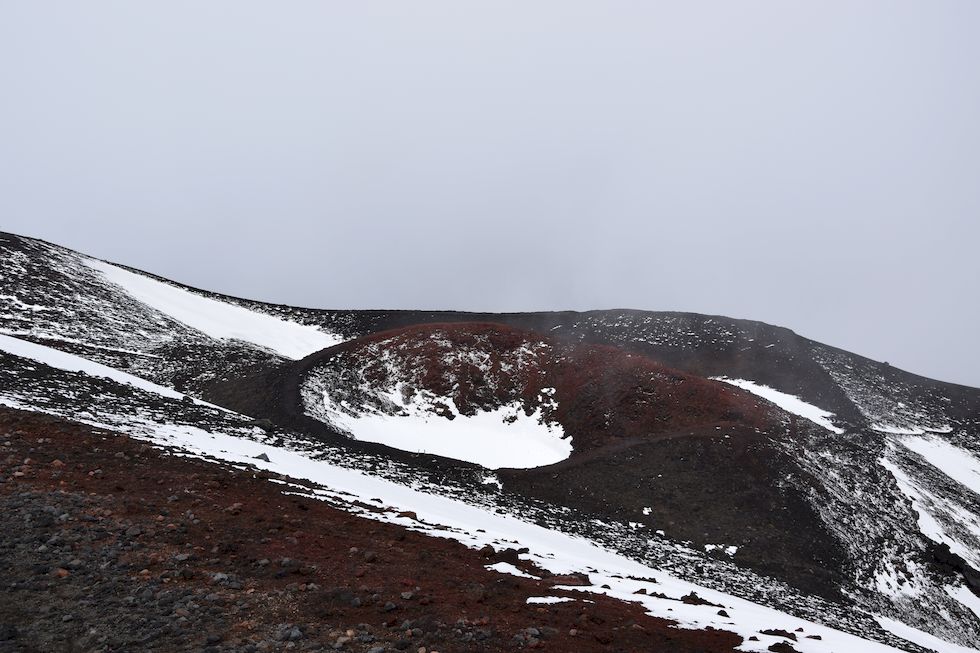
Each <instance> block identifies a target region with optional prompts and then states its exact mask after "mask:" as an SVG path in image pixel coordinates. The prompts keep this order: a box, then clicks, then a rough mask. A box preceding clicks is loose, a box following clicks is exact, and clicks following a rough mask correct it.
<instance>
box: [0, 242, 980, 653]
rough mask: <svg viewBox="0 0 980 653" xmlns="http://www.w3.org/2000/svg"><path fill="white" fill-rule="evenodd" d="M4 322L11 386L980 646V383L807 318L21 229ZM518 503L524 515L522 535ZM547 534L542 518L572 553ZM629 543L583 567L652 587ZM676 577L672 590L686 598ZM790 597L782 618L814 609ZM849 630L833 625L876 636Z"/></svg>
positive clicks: (2, 385)
mask: <svg viewBox="0 0 980 653" xmlns="http://www.w3.org/2000/svg"><path fill="white" fill-rule="evenodd" d="M459 323H466V324H467V325H468V326H466V327H465V328H460V327H450V326H447V325H452V324H457V325H458V324H459ZM490 323H492V324H490ZM0 336H2V340H0V400H2V402H3V403H4V404H5V405H11V406H17V407H21V408H26V409H30V410H39V411H46V412H52V413H56V414H59V415H65V416H69V417H71V418H74V419H82V420H85V421H88V422H91V423H98V424H104V425H107V426H110V427H112V428H116V429H120V430H124V431H125V432H128V433H133V434H136V435H140V436H141V437H146V438H151V439H155V441H158V442H164V441H171V442H173V443H174V444H179V446H180V447H182V448H185V449H190V450H194V451H197V452H199V453H201V454H205V453H207V454H209V455H214V456H225V457H232V458H234V459H235V460H239V461H240V462H241V461H242V459H241V456H242V455H243V454H242V451H240V449H241V447H243V446H247V447H251V446H253V445H257V446H259V445H260V446H263V447H268V449H262V451H264V452H267V455H268V456H269V458H270V461H272V462H271V464H272V465H276V464H281V463H283V462H284V461H286V460H289V461H293V462H295V463H296V468H295V469H292V468H291V469H292V471H291V472H290V473H295V474H297V475H303V474H304V473H307V472H301V471H299V470H308V473H307V475H308V476H310V477H314V478H313V480H316V481H317V482H319V483H323V484H325V487H324V488H323V498H324V499H325V500H331V501H337V502H343V503H344V504H345V505H348V504H349V501H348V500H347V499H349V497H347V498H346V499H345V498H344V497H345V496H346V495H342V494H339V491H340V488H345V487H346V488H347V489H346V490H344V491H351V492H354V489H356V488H357V483H362V482H365V481H362V480H357V482H356V483H355V482H354V481H353V480H350V481H349V484H347V483H348V480H349V479H350V478H356V479H360V478H361V477H360V476H355V477H347V476H345V474H346V473H348V472H349V473H351V474H354V473H357V474H362V475H363V474H365V473H367V474H368V475H369V476H368V478H369V480H370V479H372V478H373V479H375V480H378V479H381V480H384V481H385V482H386V483H390V484H391V485H390V486H389V485H382V486H379V485H370V490H364V492H366V493H369V494H371V493H373V494H372V496H371V497H369V498H385V497H389V496H390V497H391V499H390V502H391V504H392V505H393V506H398V508H399V509H401V510H415V509H416V508H419V507H424V506H425V505H427V504H426V502H427V501H429V500H430V499H429V498H427V497H432V496H435V495H438V496H441V497H442V498H446V499H452V501H453V503H450V504H445V505H444V506H443V507H442V508H440V509H439V511H437V512H435V513H433V514H432V515H431V517H432V520H433V522H432V523H439V522H440V520H443V521H445V522H446V523H447V524H449V523H450V522H451V518H452V516H453V515H457V514H462V513H465V512H466V511H467V510H470V509H471V508H472V509H475V510H477V511H478V512H475V513H472V514H473V519H474V520H475V519H477V518H479V519H481V520H487V519H488V517H487V515H491V516H492V515H501V514H503V513H506V514H507V515H510V518H514V519H516V517H515V516H520V519H517V521H520V522H521V523H526V524H534V525H538V526H543V527H544V529H545V530H547V531H551V532H554V533H556V534H563V536H569V537H572V536H574V537H577V538H582V539H585V540H588V541H589V542H591V544H590V546H600V547H601V548H602V549H604V550H607V551H609V552H613V553H614V554H615V555H616V556H619V557H621V558H623V559H624V560H629V561H632V562H631V563H630V564H638V565H641V566H642V567H644V568H645V569H647V571H646V572H643V573H649V574H652V575H653V576H655V577H657V578H658V580H659V579H660V577H661V576H663V577H665V578H666V577H668V576H669V577H670V578H672V579H674V580H672V581H670V582H671V583H673V582H674V581H676V582H678V583H690V584H692V586H693V585H696V586H697V587H699V588H701V589H698V590H697V592H698V595H699V596H708V595H709V593H710V592H720V593H722V594H724V596H725V597H733V598H727V599H725V601H729V602H730V603H731V606H733V607H734V606H736V604H737V600H738V601H749V602H750V603H754V604H759V605H765V606H768V608H767V609H770V610H776V611H777V612H780V613H786V614H789V613H792V614H793V615H795V616H794V618H795V619H802V620H804V621H808V622H819V623H822V624H824V625H825V626H830V627H833V628H835V629H841V630H846V631H848V632H851V633H852V634H858V635H861V636H864V637H866V638H871V639H875V640H878V641H881V642H886V643H888V644H890V645H897V646H901V647H903V648H905V649H906V650H913V651H915V650H922V649H919V648H917V647H916V645H915V644H914V643H909V642H908V640H913V641H914V642H918V643H919V644H920V645H921V646H923V647H926V648H932V649H934V650H960V649H958V648H956V647H958V646H959V647H963V646H974V647H976V646H978V645H980V618H978V610H980V599H978V598H977V596H978V595H977V592H980V572H978V571H977V570H978V568H980V556H978V555H977V551H980V495H978V494H977V487H978V482H977V478H978V476H980V466H978V461H980V391H978V390H976V389H972V388H964V387H961V386H954V385H950V384H944V383H941V382H937V381H932V380H929V379H923V378H921V377H916V376H914V375H911V374H907V373H905V372H902V371H901V370H897V369H895V368H893V367H890V366H888V365H887V364H884V363H877V362H874V361H870V360H867V359H864V358H862V357H860V356H856V355H854V354H850V353H847V352H843V351H840V350H837V349H834V348H832V347H828V346H826V345H822V344H820V343H816V342H813V341H810V340H807V339H805V338H801V337H800V336H797V335H796V334H794V333H793V332H791V331H789V330H787V329H781V328H777V327H771V326H769V325H765V324H760V323H756V322H748V321H742V320H731V319H728V318H723V317H718V316H703V315H690V314H678V313H645V312H638V311H626V310H617V311H597V312H589V313H540V314H504V315H491V314H481V315H475V314H462V313H441V312H416V311H342V310H340V311H337V310H332V311H331V310H313V309H301V308H294V307H286V306H275V305H269V304H262V303H260V302H253V301H249V300H243V299H236V298H231V297H224V296H220V295H215V294H212V293H208V292H206V291H201V290H195V289H192V288H187V287H184V286H180V285H179V284H175V283H172V282H169V281H167V280H164V279H159V278H156V277H153V276H152V275H147V274H144V273H140V272H138V271H133V270H129V269H124V268H120V267H118V266H113V265H111V264H108V263H104V262H100V261H96V260H94V259H92V258H91V257H87V256H85V255H83V254H79V253H77V252H73V251H71V250H68V249H65V248H62V247H58V246H56V245H51V244H48V243H43V242H40V241H36V240H31V239H27V238H21V237H18V236H14V235H10V234H0ZM399 339H400V340H399ZM297 359H298V360H297ZM712 378H723V379H724V381H713V380H710V379H712ZM184 395H193V396H195V397H199V398H200V399H199V400H194V399H191V398H187V397H185V396H184ZM202 400H204V401H207V402H211V403H210V404H207V403H204V401H202ZM219 406H220V407H221V408H218V407H219ZM246 415H247V416H246ZM508 422H511V423H508ZM467 424H469V426H467ZM474 426H475V427H476V428H474ZM484 426H492V428H483V427H484ZM501 437H506V438H510V440H509V442H510V444H508V445H507V446H506V447H500V446H499V445H500V442H501V440H500V438H501ZM242 443H246V444H242ZM249 443H251V444H249ZM532 444H533V445H541V449H540V450H539V453H537V454H535V453H533V452H532V450H531V449H530V447H529V445H532ZM385 445H388V446H385ZM256 451H258V450H256ZM277 451H278V452H280V453H279V462H278V463H277V456H276V455H274V454H275V453H276V452H277ZM248 452H252V450H251V449H248V450H247V452H246V453H248ZM287 452H292V454H295V455H299V456H301V457H302V458H303V459H304V460H306V461H309V462H303V461H299V460H294V459H293V458H291V457H289V456H286V455H285V454H286V453H287ZM292 454H290V455H292ZM236 457H237V458H236ZM453 459H455V460H453ZM323 462H326V463H329V465H330V466H331V467H330V471H329V473H327V472H323V474H321V471H316V470H320V469H321V468H319V467H316V465H317V464H319V463H323ZM307 465H312V467H307ZM334 468H337V470H344V473H341V472H340V471H335V470H334ZM487 468H494V471H490V470H489V469H487ZM324 469H326V468H324ZM345 478H348V480H343V479H345ZM370 482H371V483H374V481H373V480H370ZM345 484H347V485H345ZM334 485H335V486H336V487H332V486H334ZM331 488H332V489H331ZM423 489H428V492H423V491H422V490H423ZM409 490H410V492H409V494H405V495H398V493H400V492H403V491H409ZM297 491H299V490H298V489H297ZM358 492H360V490H358ZM419 492H421V494H423V495H425V496H420V495H419V494H418V493H419ZM385 493H388V494H385ZM355 494H356V493H355ZM396 495H397V496H396ZM357 496H358V497H359V499H358V500H359V501H360V500H363V498H364V495H360V494H358V495H357ZM386 501H387V499H386ZM416 503H417V504H418V505H414V504H416ZM349 507H350V509H356V508H355V507H351V506H349ZM498 511H503V513H500V512H498ZM418 514H419V515H421V514H422V513H421V512H419V513H418ZM440 515H441V516H440ZM491 522H493V520H490V522H488V523H491ZM493 523H496V522H493ZM420 527H421V526H420ZM456 528H460V529H461V530H460V531H459V533H465V535H462V534H461V535H460V537H461V538H464V539H465V538H476V539H474V540H473V542H474V544H475V543H477V542H482V541H485V539H483V536H482V535H481V534H479V533H478V532H477V531H475V530H474V529H471V528H470V526H465V527H460V526H459V525H458V524H457V526H456ZM501 528H502V529H503V528H504V526H503V525H502V526H501ZM523 528H524V527H523V526H518V525H515V524H512V523H511V522H507V523H506V529H514V534H512V535H510V536H507V537H510V538H511V539H520V538H519V537H518V535H519V534H522V533H523V532H524V531H522V530H521V529H523ZM471 531H473V532H471ZM539 535H540V534H534V535H528V536H527V539H526V540H521V541H527V542H528V543H529V544H528V546H531V543H533V544H534V546H538V547H541V548H540V555H542V556H544V557H545V558H546V559H547V555H548V554H554V555H556V559H557V558H558V557H559V556H558V553H561V556H564V557H565V558H568V557H570V556H571V555H572V554H571V553H570V551H571V549H570V548H569V546H570V545H567V546H566V544H561V545H559V544H555V543H553V542H552V543H549V542H546V541H544V540H540V539H538V538H539ZM496 537H497V539H498V540H500V541H503V540H504V537H505V536H504V535H503V531H501V532H499V533H498V534H497V536H496ZM521 537H523V535H521ZM534 546H532V547H531V548H532V549H533V548H534ZM549 547H550V548H549ZM555 549H560V551H558V552H556V550H555ZM590 551H591V549H590ZM589 555H597V556H598V555H599V554H593V553H590V554H589ZM565 558H563V559H565ZM596 559H597V560H604V558H602V557H601V556H600V557H598V558H596ZM563 564H564V563H563ZM624 565H626V563H623V562H622V561H616V562H615V563H614V562H608V563H606V562H603V564H602V565H601V566H600V565H593V567H594V568H595V571H590V570H588V569H586V572H587V573H589V574H590V575H591V574H596V576H595V578H594V579H593V582H594V583H595V584H596V585H599V586H601V585H602V584H605V585H609V589H608V590H603V591H611V592H619V591H633V590H631V589H630V588H632V587H633V585H628V584H626V585H624V584H623V583H624V582H625V581H626V580H628V578H627V577H626V576H627V574H625V573H624V570H626V569H627V567H626V566H624ZM565 568H568V569H572V568H576V567H575V566H574V565H571V564H569V565H568V566H567V567H565ZM578 568H581V566H579V567H578ZM630 573H633V574H634V575H636V574H638V573H639V572H638V571H636V570H634V572H630ZM658 574H659V575H658ZM616 575H620V576H623V578H622V579H619V578H616V577H615V576H616ZM600 581H602V582H600ZM635 582H641V581H635ZM662 583H663V584H664V585H666V584H667V583H666V582H664V581H662ZM636 587H637V588H639V586H636ZM671 587H677V588H678V589H677V591H678V592H679V591H682V590H685V588H686V587H687V586H686V585H683V586H682V585H676V586H675V585H671ZM593 589H595V590H596V591H598V590H600V589H602V588H601V587H598V588H595V587H594V588H593ZM662 590H663V588H660V591H662ZM685 591H686V590H685ZM702 592H704V593H703V594H702ZM665 593H666V594H668V595H669V596H670V598H671V599H673V598H676V596H674V595H673V594H672V593H671V592H666V591H665ZM629 596H631V597H633V599H634V600H641V599H642V600H643V601H648V600H649V601H651V602H652V604H651V608H650V609H651V610H654V609H656V610H660V609H662V606H661V607H658V606H657V605H656V603H657V602H656V600H654V599H648V598H644V597H643V595H632V594H630V595H629ZM648 596H649V595H648ZM736 599H737V600H736ZM665 600H669V599H665ZM725 601H713V600H712V602H719V603H724V604H725V605H729V603H725ZM676 603H677V602H676V601H673V602H671V603H667V604H664V605H670V608H671V613H672V614H673V616H675V617H681V616H682V615H686V613H685V612H684V611H686V610H688V609H689V608H687V607H683V608H682V607H680V606H679V605H676ZM681 605H687V604H681ZM738 605H741V604H738ZM690 609H691V610H693V609H694V608H690ZM717 610H718V609H717V608H715V610H714V612H715V613H716V612H717ZM752 610H755V608H752V609H751V610H747V611H746V612H751V611H752ZM695 612H696V613H697V614H698V615H700V617H691V618H692V619H698V621H699V625H704V624H707V623H710V620H709V617H710V615H705V614H702V613H701V612H700V611H699V610H698V611H695ZM705 612H710V610H707V608H705ZM765 614H767V615H768V614H769V613H765ZM715 617H718V615H715ZM684 618H685V619H686V618H687V616H685V617H684ZM732 618H733V620H736V621H738V624H739V625H736V626H731V627H737V628H739V629H741V630H739V631H738V632H744V633H748V632H749V631H750V630H752V629H755V630H756V631H757V630H759V628H756V625H758V624H757V623H756V622H752V621H750V620H747V619H748V618H747V617H744V616H743V617H739V618H738V619H735V617H734V616H733V617H732ZM767 618H768V617H767ZM780 619H782V621H780V622H779V623H780V624H785V626H780V625H779V624H772V628H781V627H786V628H789V626H790V625H792V623H793V622H791V621H788V620H786V618H785V617H780ZM716 621H717V619H716ZM800 625H802V626H803V627H804V628H805V631H806V632H811V631H810V630H809V628H811V627H810V626H807V625H805V624H802V623H801V624H800ZM719 627H721V626H719ZM767 628H768V627H767ZM889 632H891V633H898V636H894V635H890V634H889ZM835 637H836V636H835ZM899 637H901V639H899ZM830 638H831V635H828V636H827V637H826V638H825V639H824V640H812V641H804V639H805V638H798V640H799V641H797V642H795V643H793V644H792V645H793V646H794V647H795V648H796V649H797V650H810V649H808V648H806V647H809V646H817V645H819V642H820V641H824V642H829V641H831V639H830ZM759 641H760V642H762V643H765V644H766V646H768V645H769V644H772V643H773V642H774V641H776V640H773V639H768V640H767V639H765V636H761V635H760V636H759ZM834 641H836V642H837V644H835V646H837V648H836V649H831V648H826V647H825V648H822V649H820V650H860V649H856V648H848V647H851V646H855V644H854V643H853V642H851V641H850V640H848V642H844V640H834ZM903 641H904V643H903ZM747 645H748V646H755V645H756V644H754V643H751V644H747Z"/></svg>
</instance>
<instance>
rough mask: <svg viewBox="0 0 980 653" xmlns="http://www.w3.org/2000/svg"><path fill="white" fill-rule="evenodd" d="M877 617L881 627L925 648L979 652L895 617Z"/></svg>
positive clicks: (950, 652) (943, 652)
mask: <svg viewBox="0 0 980 653" xmlns="http://www.w3.org/2000/svg"><path fill="white" fill-rule="evenodd" d="M875 619H876V620H877V621H878V623H879V624H881V627H882V628H884V629H885V630H887V631H888V632H890V633H892V634H893V635H898V636H899V637H901V638H902V639H904V640H906V641H909V642H912V643H913V644H918V645H919V646H921V647H923V648H927V649H929V650H932V651H937V652H938V653H977V649H975V648H970V647H968V646H960V645H959V644H953V643H952V642H947V641H946V640H943V639H939V638H938V637H936V636H935V635H930V634H929V633H924V632H922V631H921V630H919V629H918V628H913V627H912V626H908V625H906V624H903V623H902V622H901V621H895V620H894V619H889V618H888V617H879V616H875Z"/></svg>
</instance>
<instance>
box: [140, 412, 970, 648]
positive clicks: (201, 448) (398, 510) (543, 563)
mask: <svg viewBox="0 0 980 653" xmlns="http://www.w3.org/2000/svg"><path fill="white" fill-rule="evenodd" d="M133 435H135V436H137V437H139V436H140V434H139V433H133ZM143 437H146V438H148V439H151V440H153V441H155V442H157V443H159V444H164V445H168V446H175V447H179V448H182V449H184V450H186V451H187V452H188V454H189V455H197V456H203V457H216V458H220V459H223V460H226V461H229V462H231V463H234V464H242V465H255V466H256V467H259V468H260V469H266V470H270V471H275V472H277V473H281V474H286V475H289V476H292V477H294V478H298V479H307V480H310V481H313V482H314V483H316V484H318V485H319V486H320V489H318V490H316V491H315V494H316V495H317V496H320V497H323V498H329V499H332V500H334V501H341V502H343V503H346V504H349V506H350V508H349V509H350V510H351V511H352V512H355V513H358V514H362V516H364V517H368V518H371V519H378V520H383V521H388V522H391V523H397V524H401V525H403V526H407V527H409V528H412V529H415V530H418V531H420V532H424V533H426V534H428V535H432V536H436V537H444V538H450V539H455V540H457V541H459V542H462V543H463V544H465V545H467V546H469V547H471V548H476V549H479V548H481V547H483V546H485V545H487V544H491V545H492V544H493V543H494V542H495V541H496V542H499V541H501V540H506V541H509V542H512V543H514V545H515V546H520V547H528V548H529V550H530V554H531V555H533V556H534V557H535V563H536V564H537V565H538V566H540V567H542V568H543V569H545V570H547V571H548V572H550V573H552V574H555V575H561V574H573V573H586V574H588V575H589V580H590V582H591V583H592V586H587V587H579V586H574V587H572V586H570V587H564V586H561V587H558V588H557V589H561V590H566V591H573V592H590V593H602V594H608V595H610V596H613V597H615V598H618V599H621V600H624V601H634V602H639V603H641V604H642V605H643V607H644V608H645V609H646V610H647V611H648V612H649V613H650V614H651V615H653V616H657V617H661V618H664V619H669V620H671V621H676V622H677V623H678V627H681V628H693V629H704V628H707V627H712V628H718V629H722V630H727V631H732V632H735V633H736V634H738V635H740V636H741V637H743V639H744V640H745V641H744V642H743V643H742V645H741V646H740V650H745V651H759V652H763V651H766V650H768V646H769V645H770V644H771V643H772V641H771V638H769V641H766V637H765V636H761V637H760V636H759V631H760V630H765V629H771V628H779V629H783V630H786V631H788V632H796V631H797V629H798V628H802V629H803V630H802V633H803V634H804V635H819V636H820V637H821V639H820V640H814V639H805V638H801V639H800V641H799V642H797V643H794V646H795V647H796V648H797V650H799V651H800V652H801V653H829V652H832V651H848V652H853V653H886V652H888V653H895V652H896V651H897V650H898V649H895V648H893V647H891V646H887V645H885V644H881V643H878V642H874V641H871V640H866V639H862V638H860V637H857V636H855V635H851V634H848V633H845V632H842V631H839V630H835V629H833V628H830V627H827V626H823V625H820V624H817V623H814V622H812V621H808V620H806V619H801V618H799V617H794V616H792V615H788V614H786V613H783V612H780V611H778V610H776V609H773V608H769V607H766V606H763V605H760V604H757V603H753V602H751V601H747V600H745V599H740V598H737V597H734V596H731V595H729V594H725V593H723V592H719V591H716V590H712V589H709V588H706V587H702V586H699V585H696V584H694V583H691V582H688V581H684V580H681V579H679V578H676V577H673V576H670V575H668V574H666V573H663V572H661V571H660V570H658V569H654V568H652V567H649V566H647V565H644V564H642V563H640V562H636V561H634V560H631V559H629V558H626V557H625V556H622V555H620V554H618V553H615V552H613V551H610V550H608V549H605V548H602V547H600V546H598V545H596V544H595V543H593V542H591V541H589V540H587V539H584V538H581V537H576V536H572V535H568V534H566V533H562V532H560V531H556V530H552V529H550V528H546V527H543V526H538V525H537V524H532V523H529V522H525V521H522V520H520V519H518V518H517V517H515V516H512V515H507V514H498V513H495V512H491V511H489V510H487V509H485V508H480V507H478V506H474V505H470V504H467V503H463V502H461V501H458V500H455V499H450V498H448V497H444V496H438V495H434V494H429V493H426V492H423V491H420V490H416V489H413V488H409V487H406V486H404V485H399V484H398V483H395V482H392V481H389V480H386V479H382V478H379V477H376V476H371V475H369V474H366V473H364V472H360V471H356V470H352V469H347V468H343V467H339V466H337V465H333V464H330V463H328V462H326V461H321V460H315V459H312V458H309V457H307V456H306V455H304V454H303V453H301V452H297V451H292V450H289V449H284V448H282V447H277V446H272V445H267V444H262V443H259V442H255V441H252V440H245V439H242V438H237V437H233V436H229V435H224V434H221V433H208V432H206V431H203V430H201V429H198V428H195V427H177V426H171V425H157V424H148V425H147V430H146V432H145V433H144V434H143ZM263 453H265V454H266V455H267V456H269V457H270V458H271V459H272V460H273V461H274V462H271V463H270V462H266V461H264V460H262V459H259V458H256V456H259V455H260V454H263ZM375 498H377V499H378V500H379V501H380V503H381V505H382V506H385V507H387V510H386V511H384V512H376V511H374V510H370V511H368V510H361V511H359V509H358V508H357V507H356V505H355V503H354V502H356V501H361V502H370V501H372V500H373V499H375ZM374 503H377V501H375V502H374ZM405 511H412V512H414V513H415V514H416V515H417V518H416V519H412V518H410V517H407V516H406V514H407V513H406V512H405ZM522 573H523V572H522ZM654 576H655V577H656V581H655V582H651V581H649V580H635V579H649V578H651V577H654ZM603 585H608V586H609V588H610V589H606V588H604V587H603ZM639 589H645V590H646V591H647V592H648V593H649V594H647V595H638V594H634V592H636V591H637V590H639ZM654 592H656V593H662V594H663V595H664V596H666V597H667V598H662V597H661V596H659V595H657V596H654V595H652V593H654ZM691 592H696V593H697V595H698V596H700V597H701V598H703V599H705V600H707V601H710V602H712V603H718V604H721V605H723V606H725V610H726V612H727V613H728V614H729V616H728V617H722V616H720V615H718V614H717V613H718V608H716V607H714V606H711V605H688V604H686V603H683V602H682V601H681V600H680V599H681V598H682V597H683V596H686V595H688V594H690V593H691ZM751 636H756V637H758V638H759V639H758V641H749V640H748V638H749V637H751ZM935 641H937V642H941V640H938V639H937V640H935ZM942 644H943V645H946V646H947V648H945V649H939V650H949V651H961V650H962V651H965V650H971V649H963V648H962V647H955V646H953V645H948V644H946V643H945V642H942Z"/></svg>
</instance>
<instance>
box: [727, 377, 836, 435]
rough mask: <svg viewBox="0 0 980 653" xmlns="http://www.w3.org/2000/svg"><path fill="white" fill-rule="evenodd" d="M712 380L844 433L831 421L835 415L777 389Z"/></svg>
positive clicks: (732, 380) (736, 381)
mask: <svg viewBox="0 0 980 653" xmlns="http://www.w3.org/2000/svg"><path fill="white" fill-rule="evenodd" d="M711 378H712V379H714V380H715V381H722V382H724V383H728V384H730V385H733V386H736V387H738V388H742V389H743V390H748V391H749V392H751V393H752V394H754V395H757V396H759V397H762V398H763V399H765V400H767V401H771V402H772V403H774V404H776V405H777V406H779V407H780V408H782V409H783V410H785V411H786V412H788V413H793V414H794V415H799V416H800V417H805V418H806V419H808V420H810V421H811V422H813V423H814V424H816V425H818V426H822V427H823V428H825V429H827V430H828V431H832V432H834V433H837V434H838V435H840V434H842V433H843V432H844V429H842V428H840V427H838V426H835V425H834V423H833V421H832V420H831V418H833V417H834V414H833V413H830V412H828V411H826V410H822V409H820V408H817V407H816V406H814V405H813V404H808V403H807V402H805V401H803V400H802V399H800V398H799V397H794V396H793V395H790V394H786V393H785V392H780V391H779V390H776V389H775V388H770V387H769V386H765V385H760V384H758V383H756V382H754V381H748V380H746V379H729V378H728V377H725V376H716V377H711Z"/></svg>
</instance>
